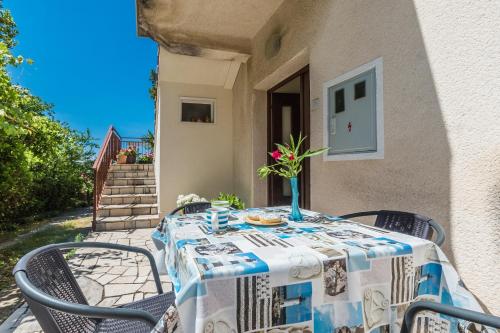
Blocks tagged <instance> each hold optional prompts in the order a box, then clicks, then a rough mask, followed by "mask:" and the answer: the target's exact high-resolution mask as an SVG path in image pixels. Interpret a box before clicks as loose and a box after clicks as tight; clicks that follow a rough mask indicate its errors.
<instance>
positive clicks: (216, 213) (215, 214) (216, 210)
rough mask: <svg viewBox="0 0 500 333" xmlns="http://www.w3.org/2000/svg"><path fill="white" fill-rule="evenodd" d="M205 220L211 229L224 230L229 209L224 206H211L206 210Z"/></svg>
mask: <svg viewBox="0 0 500 333" xmlns="http://www.w3.org/2000/svg"><path fill="white" fill-rule="evenodd" d="M205 221H206V222H207V224H208V227H209V229H210V230H212V231H219V230H224V229H226V227H227V223H228V221H229V209H227V208H224V207H212V208H208V209H207V210H206V216H205Z"/></svg>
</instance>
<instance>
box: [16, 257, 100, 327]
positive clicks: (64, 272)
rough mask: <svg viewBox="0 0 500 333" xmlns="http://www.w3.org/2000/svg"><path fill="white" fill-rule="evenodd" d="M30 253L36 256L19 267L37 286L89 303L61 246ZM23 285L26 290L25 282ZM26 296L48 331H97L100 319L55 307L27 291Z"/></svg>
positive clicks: (72, 300) (62, 298)
mask: <svg viewBox="0 0 500 333" xmlns="http://www.w3.org/2000/svg"><path fill="white" fill-rule="evenodd" d="M29 255H32V256H31V257H29V258H23V259H21V261H22V262H23V264H22V265H20V266H21V267H20V268H17V267H16V270H24V271H25V272H26V275H27V278H28V280H29V281H30V282H31V283H32V284H33V285H34V286H35V287H36V288H38V289H39V290H40V291H42V292H44V293H46V294H48V295H50V296H52V297H55V298H57V299H60V300H63V301H67V302H71V303H79V304H85V305H87V304H88V303H87V300H86V299H85V296H84V295H83V293H82V290H81V289H80V287H79V286H78V283H77V282H76V280H75V277H74V276H73V274H72V273H71V270H70V269H69V267H68V264H67V263H66V260H65V259H64V257H63V254H62V253H61V251H60V250H59V249H56V248H49V249H47V250H45V251H43V250H42V251H38V252H35V253H34V254H32V253H30V254H28V255H27V256H29ZM23 266H24V267H23ZM15 272H16V271H14V273H15ZM20 288H21V292H22V291H23V286H20ZM25 298H26V301H27V302H28V305H29V306H30V309H31V311H32V312H33V314H34V315H35V317H36V319H37V320H38V322H39V323H40V326H41V327H42V329H43V330H44V331H45V332H61V333H72V332H84V333H86V332H95V331H96V326H97V322H98V320H97V319H92V318H86V317H81V316H76V315H72V314H68V313H64V312H60V311H56V310H52V309H50V308H48V307H46V306H45V305H42V304H40V303H38V302H36V301H34V300H32V299H30V298H29V297H26V295H25Z"/></svg>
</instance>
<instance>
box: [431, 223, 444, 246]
mask: <svg viewBox="0 0 500 333" xmlns="http://www.w3.org/2000/svg"><path fill="white" fill-rule="evenodd" d="M429 225H430V226H431V227H432V229H433V230H434V231H435V232H436V240H435V241H434V243H436V244H437V245H438V246H441V245H443V243H444V241H445V238H446V236H445V235H446V233H445V231H444V229H443V227H442V226H441V224H439V223H437V222H436V221H434V220H429Z"/></svg>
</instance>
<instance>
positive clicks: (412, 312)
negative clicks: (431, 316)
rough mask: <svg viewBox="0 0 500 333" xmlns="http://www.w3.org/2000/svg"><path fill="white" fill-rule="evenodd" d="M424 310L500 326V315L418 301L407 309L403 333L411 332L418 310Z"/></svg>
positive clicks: (402, 327) (496, 326)
mask: <svg viewBox="0 0 500 333" xmlns="http://www.w3.org/2000/svg"><path fill="white" fill-rule="evenodd" d="M424 310H430V311H433V312H437V313H441V314H444V315H448V316H451V317H455V318H460V319H464V320H467V321H470V322H473V323H478V324H482V325H485V326H491V327H495V328H497V329H498V328H500V317H495V316H492V315H487V314H484V313H481V312H476V311H471V310H466V309H462V308H458V307H455V306H451V305H446V304H440V303H436V302H429V301H417V302H415V303H412V304H411V305H410V306H409V307H408V309H406V312H405V315H404V318H403V324H402V326H401V333H410V332H411V329H412V325H413V319H414V318H415V316H416V315H417V313H418V312H420V311H424Z"/></svg>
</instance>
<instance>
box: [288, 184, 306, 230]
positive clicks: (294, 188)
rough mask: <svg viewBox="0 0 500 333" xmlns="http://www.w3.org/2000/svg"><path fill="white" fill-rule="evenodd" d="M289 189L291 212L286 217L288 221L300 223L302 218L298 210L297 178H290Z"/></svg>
mask: <svg viewBox="0 0 500 333" xmlns="http://www.w3.org/2000/svg"><path fill="white" fill-rule="evenodd" d="M290 187H291V188H292V212H291V213H290V215H288V219H289V220H290V221H295V222H296V221H302V220H303V217H302V214H301V213H300V208H299V185H298V181H297V177H292V178H290Z"/></svg>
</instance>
